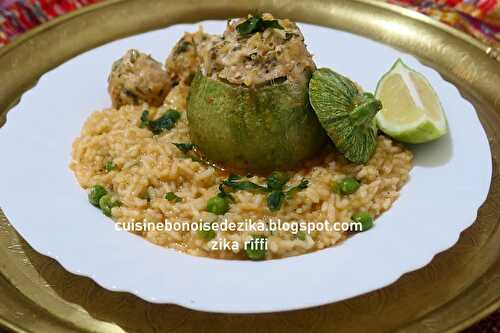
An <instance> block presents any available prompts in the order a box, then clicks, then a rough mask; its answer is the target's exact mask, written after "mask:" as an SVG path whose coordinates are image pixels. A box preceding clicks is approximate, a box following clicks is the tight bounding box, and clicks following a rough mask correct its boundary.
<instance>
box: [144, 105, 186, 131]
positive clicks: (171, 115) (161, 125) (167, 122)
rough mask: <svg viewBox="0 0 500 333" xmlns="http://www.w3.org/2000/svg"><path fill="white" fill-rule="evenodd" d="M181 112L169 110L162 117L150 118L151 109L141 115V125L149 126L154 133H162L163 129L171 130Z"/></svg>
mask: <svg viewBox="0 0 500 333" xmlns="http://www.w3.org/2000/svg"><path fill="white" fill-rule="evenodd" d="M180 117H181V114H180V113H179V111H176V110H172V109H171V110H168V111H167V112H165V113H164V114H163V115H162V116H161V117H160V118H158V119H155V120H149V111H147V110H146V111H144V112H143V113H142V115H141V123H140V125H139V127H141V128H144V127H147V128H148V129H149V130H150V131H151V132H153V134H160V133H162V132H163V131H166V130H170V129H172V128H173V127H174V125H175V123H176V122H177V120H179V118H180Z"/></svg>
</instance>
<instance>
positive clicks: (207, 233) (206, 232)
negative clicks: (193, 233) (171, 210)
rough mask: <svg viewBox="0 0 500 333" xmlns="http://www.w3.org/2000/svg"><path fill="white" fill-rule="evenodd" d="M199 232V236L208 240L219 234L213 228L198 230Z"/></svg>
mask: <svg viewBox="0 0 500 333" xmlns="http://www.w3.org/2000/svg"><path fill="white" fill-rule="evenodd" d="M197 234H198V237H200V238H201V239H204V240H206V241H207V242H208V241H209V240H212V239H214V238H215V237H216V236H217V233H216V232H215V230H212V229H210V230H198V231H197Z"/></svg>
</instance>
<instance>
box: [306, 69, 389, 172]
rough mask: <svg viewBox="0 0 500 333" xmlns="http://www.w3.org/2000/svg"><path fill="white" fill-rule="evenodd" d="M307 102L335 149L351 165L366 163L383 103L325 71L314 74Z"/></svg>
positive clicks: (373, 144) (374, 138) (375, 140)
mask: <svg viewBox="0 0 500 333" xmlns="http://www.w3.org/2000/svg"><path fill="white" fill-rule="evenodd" d="M309 100H310V102H311V105H312V107H313V109H314V112H315V113H316V115H317V116H318V119H319V122H320V123H321V125H322V126H323V128H324V129H325V130H326V132H327V133H328V136H329V137H330V139H331V140H332V141H333V143H334V145H335V146H336V148H337V149H338V150H339V151H340V152H341V153H343V154H344V156H345V158H346V159H347V160H349V161H351V162H353V163H358V164H362V163H366V162H368V160H369V159H370V157H371V156H372V155H373V153H374V152H375V149H376V147H377V126H376V123H375V115H376V113H377V112H378V111H379V110H381V109H382V103H381V102H380V101H379V100H377V99H376V98H375V96H374V95H373V94H371V93H363V92H361V91H360V89H359V88H358V86H357V85H356V84H355V83H354V82H352V81H351V80H349V79H348V78H347V77H345V76H342V75H340V74H338V73H335V72H334V71H332V70H330V69H328V68H321V69H318V70H316V71H315V72H314V73H313V75H312V78H311V80H310V82H309Z"/></svg>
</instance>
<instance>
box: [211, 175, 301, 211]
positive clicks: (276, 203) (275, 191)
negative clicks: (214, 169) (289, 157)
mask: <svg viewBox="0 0 500 333" xmlns="http://www.w3.org/2000/svg"><path fill="white" fill-rule="evenodd" d="M289 180H290V176H289V175H288V174H287V173H285V172H279V171H275V172H273V173H271V175H269V176H268V177H267V178H266V186H262V185H259V184H256V183H253V182H251V181H249V180H248V179H247V178H244V177H241V176H238V175H234V174H232V175H230V176H229V177H228V179H226V180H224V181H223V182H222V184H221V185H220V186H219V191H220V193H219V196H221V197H226V198H227V197H228V196H229V197H230V198H231V200H232V201H234V198H232V196H231V195H230V194H228V193H227V191H226V189H225V187H228V188H230V189H232V190H235V191H238V190H240V191H249V192H252V193H269V194H268V196H267V207H268V208H269V210H270V211H272V212H276V211H278V210H280V209H281V207H282V206H283V203H284V202H285V200H286V199H291V198H292V197H293V196H294V195H295V193H297V192H299V191H301V190H304V189H306V188H307V187H308V186H309V181H308V180H306V179H302V180H301V182H300V183H299V184H298V185H295V186H291V187H289V188H288V189H287V190H285V187H286V184H287V183H288V181H289Z"/></svg>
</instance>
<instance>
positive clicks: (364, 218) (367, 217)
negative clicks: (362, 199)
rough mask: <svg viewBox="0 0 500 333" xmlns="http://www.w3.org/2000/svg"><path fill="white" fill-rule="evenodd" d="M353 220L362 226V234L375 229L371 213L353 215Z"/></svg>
mask: <svg viewBox="0 0 500 333" xmlns="http://www.w3.org/2000/svg"><path fill="white" fill-rule="evenodd" d="M351 219H352V220H353V221H354V222H358V223H360V224H361V230H359V231H361V232H363V231H366V230H368V229H371V228H372V227H373V217H372V215H371V214H370V213H367V212H359V213H355V214H353V215H352V217H351Z"/></svg>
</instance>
